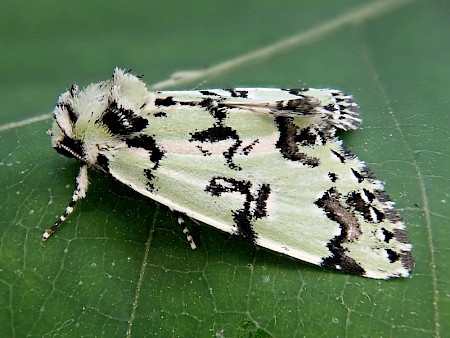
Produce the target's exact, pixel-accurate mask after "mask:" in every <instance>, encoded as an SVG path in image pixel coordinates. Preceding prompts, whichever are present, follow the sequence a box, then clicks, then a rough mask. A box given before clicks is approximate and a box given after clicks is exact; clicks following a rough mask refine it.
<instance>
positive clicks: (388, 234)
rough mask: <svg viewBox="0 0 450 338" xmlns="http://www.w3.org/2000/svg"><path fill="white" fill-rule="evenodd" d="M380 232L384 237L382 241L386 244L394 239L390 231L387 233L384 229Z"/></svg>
mask: <svg viewBox="0 0 450 338" xmlns="http://www.w3.org/2000/svg"><path fill="white" fill-rule="evenodd" d="M381 231H382V232H383V235H384V241H385V242H386V243H389V242H390V241H391V239H392V238H394V237H395V235H394V233H393V232H392V231H389V230H387V229H385V228H381Z"/></svg>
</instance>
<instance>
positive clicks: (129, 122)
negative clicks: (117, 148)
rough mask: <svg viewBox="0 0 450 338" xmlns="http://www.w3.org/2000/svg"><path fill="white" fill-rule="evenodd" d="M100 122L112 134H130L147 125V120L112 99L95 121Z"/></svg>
mask: <svg viewBox="0 0 450 338" xmlns="http://www.w3.org/2000/svg"><path fill="white" fill-rule="evenodd" d="M98 122H100V123H102V124H104V125H105V126H106V127H108V129H109V131H110V132H111V133H112V134H119V135H130V134H133V133H137V132H140V131H141V130H142V129H144V128H145V127H147V125H148V121H147V120H146V119H145V118H143V117H141V116H139V115H137V114H136V113H135V112H134V111H132V110H130V109H125V108H123V107H119V106H118V105H117V102H115V101H113V102H111V103H110V104H109V106H108V108H106V110H105V112H104V113H103V115H102V117H101V118H100V120H97V121H96V123H98Z"/></svg>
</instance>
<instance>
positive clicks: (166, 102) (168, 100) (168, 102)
mask: <svg viewBox="0 0 450 338" xmlns="http://www.w3.org/2000/svg"><path fill="white" fill-rule="evenodd" d="M176 104H177V103H176V102H175V101H174V100H173V97H172V96H168V97H165V98H164V99H156V100H155V106H164V107H170V106H174V105H176Z"/></svg>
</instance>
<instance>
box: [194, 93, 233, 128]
mask: <svg viewBox="0 0 450 338" xmlns="http://www.w3.org/2000/svg"><path fill="white" fill-rule="evenodd" d="M199 105H200V106H201V107H204V108H206V110H208V111H209V113H210V114H211V115H212V117H214V118H215V119H217V120H218V123H219V124H221V123H222V121H223V120H224V119H225V117H227V109H226V108H225V107H223V106H221V105H220V104H219V102H218V101H216V100H214V99H211V98H209V97H208V98H206V99H204V100H202V101H200V102H199Z"/></svg>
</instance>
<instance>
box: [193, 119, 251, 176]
mask: <svg viewBox="0 0 450 338" xmlns="http://www.w3.org/2000/svg"><path fill="white" fill-rule="evenodd" d="M228 139H232V140H234V144H233V145H232V146H230V148H228V150H227V151H225V152H224V153H223V156H224V157H225V160H226V162H227V164H228V166H229V167H230V168H231V169H236V170H241V168H240V167H239V166H238V165H236V164H235V163H234V162H233V156H234V155H235V154H236V151H237V149H238V148H239V146H240V145H241V144H242V141H241V140H240V139H239V136H238V134H237V132H236V130H234V129H232V128H231V127H224V126H221V125H215V126H214V127H211V128H208V129H206V130H202V131H199V132H196V133H193V134H192V136H191V138H190V139H189V141H191V142H192V141H199V142H202V143H203V142H210V143H216V142H220V141H225V140H228ZM202 152H203V153H205V152H206V151H202Z"/></svg>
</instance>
